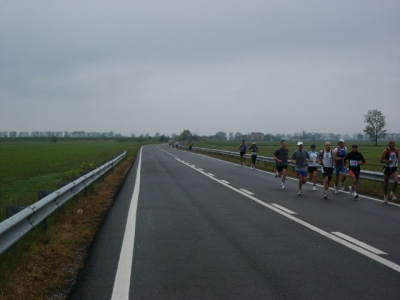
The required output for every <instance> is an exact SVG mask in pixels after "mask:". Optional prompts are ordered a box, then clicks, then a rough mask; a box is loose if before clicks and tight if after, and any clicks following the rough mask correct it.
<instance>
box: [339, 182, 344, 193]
mask: <svg viewBox="0 0 400 300" xmlns="http://www.w3.org/2000/svg"><path fill="white" fill-rule="evenodd" d="M339 189H341V190H342V191H344V184H343V182H341V183H340V184H339Z"/></svg>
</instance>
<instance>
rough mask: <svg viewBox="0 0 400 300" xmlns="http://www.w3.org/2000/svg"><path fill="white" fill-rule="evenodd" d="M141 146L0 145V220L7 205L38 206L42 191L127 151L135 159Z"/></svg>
mask: <svg viewBox="0 0 400 300" xmlns="http://www.w3.org/2000/svg"><path fill="white" fill-rule="evenodd" d="M141 145H142V144H141V143H136V142H134V141H122V142H118V141H115V140H86V141H81V140H77V141H75V140H61V141H59V142H57V143H52V142H50V141H44V140H42V141H35V140H33V141H6V142H0V153H1V155H0V221H2V220H4V219H5V218H6V213H5V209H6V206H7V205H17V206H27V205H30V204H32V203H35V202H36V201H38V191H39V190H57V189H58V183H59V182H70V181H71V180H72V177H73V176H81V175H82V172H87V171H89V170H90V169H95V168H96V167H98V166H100V165H102V164H104V163H106V162H107V161H109V160H110V159H112V158H114V157H115V156H117V155H119V154H121V153H122V152H123V151H125V150H126V151H127V156H129V155H131V156H132V155H134V153H136V151H137V149H138V148H139V147H140V146H141Z"/></svg>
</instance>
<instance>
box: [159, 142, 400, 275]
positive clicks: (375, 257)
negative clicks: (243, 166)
mask: <svg viewBox="0 0 400 300" xmlns="http://www.w3.org/2000/svg"><path fill="white" fill-rule="evenodd" d="M160 150H162V151H165V150H163V149H160ZM165 152H166V153H168V152H167V151H165ZM168 154H170V153H168ZM214 159H216V158H214ZM194 170H196V171H198V172H200V173H202V174H203V175H205V176H207V177H209V178H211V179H212V180H215V181H217V182H219V183H220V184H222V185H224V186H226V187H227V188H229V189H232V190H234V191H236V192H237V193H239V194H242V195H243V196H245V197H247V198H249V199H251V200H253V201H255V202H257V203H259V204H261V205H263V206H265V207H267V208H269V209H271V210H273V211H275V212H277V213H279V214H281V215H282V216H285V217H287V218H288V219H291V220H292V221H294V222H297V223H299V224H301V225H303V226H305V227H307V228H309V229H311V230H313V231H315V232H316V233H319V234H321V235H323V236H325V237H327V238H329V239H331V240H333V241H335V242H337V243H339V244H342V245H343V246H346V247H348V248H350V249H352V250H354V251H356V252H358V253H360V254H363V255H365V256H367V257H369V258H371V259H373V260H375V261H377V262H379V263H381V264H383V265H385V266H387V267H389V268H391V269H393V270H395V271H397V272H400V265H397V264H395V263H393V262H391V261H389V260H387V259H385V258H382V257H380V256H378V255H376V254H374V253H371V252H369V251H367V250H365V249H363V248H361V247H358V246H356V245H354V244H352V243H350V242H347V241H346V240H343V239H341V238H339V237H337V236H335V235H333V234H331V233H329V232H327V231H324V230H322V229H319V228H318V227H315V226H314V225H311V224H309V223H307V222H304V221H302V220H300V219H298V218H296V217H294V216H292V215H290V214H288V213H286V212H284V211H282V210H280V209H278V208H276V207H274V206H272V205H270V204H268V203H265V202H263V201H261V200H259V199H257V198H255V197H253V196H251V195H248V194H246V193H245V192H242V191H241V190H238V189H236V188H234V187H232V186H230V185H228V184H226V183H224V182H223V181H221V180H218V179H216V178H214V177H213V176H214V175H213V174H211V173H208V174H207V173H204V172H202V171H199V170H197V169H194ZM266 173H270V172H266ZM270 174H272V175H275V173H270ZM288 179H292V178H290V177H289V178H288ZM293 180H295V179H293ZM365 198H367V199H372V200H375V201H379V200H377V199H374V198H369V197H365ZM395 205H396V206H400V205H398V204H395Z"/></svg>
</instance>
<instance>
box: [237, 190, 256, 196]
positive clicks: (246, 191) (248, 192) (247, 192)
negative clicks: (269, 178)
mask: <svg viewBox="0 0 400 300" xmlns="http://www.w3.org/2000/svg"><path fill="white" fill-rule="evenodd" d="M240 190H241V191H242V192H245V193H246V194H249V195H254V193H252V192H250V191H248V190H245V189H240Z"/></svg>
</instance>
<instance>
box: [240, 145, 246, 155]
mask: <svg viewBox="0 0 400 300" xmlns="http://www.w3.org/2000/svg"><path fill="white" fill-rule="evenodd" d="M239 147H240V152H243V153H246V149H247V145H246V144H244V145H243V144H240V145H239Z"/></svg>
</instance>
